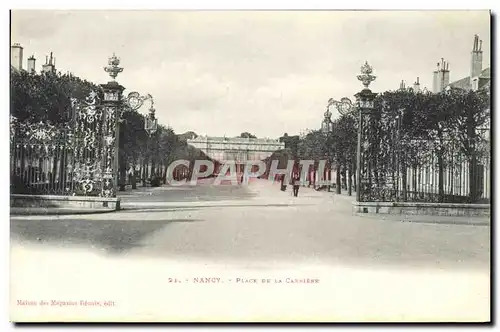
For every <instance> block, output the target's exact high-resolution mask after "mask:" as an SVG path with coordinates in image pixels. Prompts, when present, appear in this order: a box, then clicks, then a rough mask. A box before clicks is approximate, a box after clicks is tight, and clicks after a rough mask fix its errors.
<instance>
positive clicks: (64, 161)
mask: <svg viewBox="0 0 500 332" xmlns="http://www.w3.org/2000/svg"><path fill="white" fill-rule="evenodd" d="M106 86H107V85H105V86H103V92H104V94H103V93H102V92H101V91H100V92H99V93H97V92H94V91H93V92H91V93H90V94H89V96H88V97H87V98H86V100H84V101H80V102H79V101H77V100H75V99H73V100H72V117H71V119H70V120H69V121H68V122H67V123H65V124H64V125H59V126H54V125H51V124H48V123H43V122H40V123H34V124H33V123H27V122H24V123H23V122H18V121H17V119H16V118H14V117H11V174H12V179H11V186H12V188H11V191H12V193H19V194H55V195H82V196H102V197H114V196H116V192H115V188H116V180H117V167H116V164H117V147H118V145H117V144H118V142H117V135H116V132H117V120H118V119H117V116H116V115H117V114H118V112H119V110H120V103H119V101H120V99H121V98H120V93H121V91H120V90H122V89H119V90H117V91H116V92H118V95H117V98H116V99H115V100H113V99H114V98H108V97H110V95H109V91H107V90H109V89H105V87H106ZM118 87H119V86H118ZM114 90H116V89H114ZM103 96H104V100H103V98H102V97H103Z"/></svg>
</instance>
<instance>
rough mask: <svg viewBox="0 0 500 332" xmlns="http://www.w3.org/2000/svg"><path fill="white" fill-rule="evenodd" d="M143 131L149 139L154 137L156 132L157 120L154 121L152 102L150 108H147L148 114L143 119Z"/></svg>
mask: <svg viewBox="0 0 500 332" xmlns="http://www.w3.org/2000/svg"><path fill="white" fill-rule="evenodd" d="M144 130H146V132H147V133H148V135H149V137H151V136H152V135H154V134H155V133H156V131H157V130H158V119H156V117H155V109H154V107H153V102H151V107H150V108H149V114H148V115H147V116H146V118H145V119H144Z"/></svg>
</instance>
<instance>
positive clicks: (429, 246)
mask: <svg viewBox="0 0 500 332" xmlns="http://www.w3.org/2000/svg"><path fill="white" fill-rule="evenodd" d="M120 194H121V197H122V207H123V210H122V211H119V212H115V213H106V214H95V215H81V216H37V217H31V216H12V217H11V262H12V263H11V318H12V319H13V320H16V319H24V320H44V319H45V320H47V319H49V320H51V319H56V320H61V319H63V320H82V319H83V320H97V321H98V320H120V321H123V320H125V321H137V320H139V321H140V320H148V321H150V320H152V321H269V320H271V321H301V320H306V321H374V320H375V321H401V320H404V321H436V320H438V321H488V320H489V319H490V306H489V302H490V295H489V292H490V227H489V226H487V225H479V226H477V225H476V226H473V225H462V224H456V223H441V224H437V223H434V222H432V221H433V217H425V216H422V217H419V218H420V219H418V220H416V219H414V220H412V222H402V221H401V220H398V218H394V217H392V218H387V219H386V220H381V219H380V217H377V216H363V217H360V216H353V215H352V212H351V202H352V200H353V199H354V198H353V197H348V196H345V195H340V196H339V195H335V194H334V193H333V192H332V193H328V192H317V191H314V190H312V189H309V188H302V187H301V188H300V191H299V197H293V196H292V194H291V188H290V187H288V190H287V192H282V191H280V190H279V184H278V183H275V184H272V183H271V182H270V181H267V180H256V181H253V182H252V183H250V185H248V186H228V185H226V186H212V185H211V184H210V183H202V184H200V185H198V186H195V187H191V186H184V187H168V186H164V187H159V188H139V189H138V190H136V191H128V192H125V193H120ZM435 218H439V217H434V219H435ZM263 279H264V281H265V282H264V283H263ZM279 281H281V282H279ZM18 300H26V301H40V300H47V301H48V302H49V303H50V301H51V300H55V301H70V302H71V301H75V303H77V302H78V303H79V301H82V300H87V301H100V302H99V303H100V305H103V303H106V305H105V306H102V307H96V306H88V305H74V304H67V305H60V306H58V305H56V302H54V305H48V306H40V305H20V304H18V303H17V301H18ZM106 301H108V302H106ZM110 303H113V305H111V304H110Z"/></svg>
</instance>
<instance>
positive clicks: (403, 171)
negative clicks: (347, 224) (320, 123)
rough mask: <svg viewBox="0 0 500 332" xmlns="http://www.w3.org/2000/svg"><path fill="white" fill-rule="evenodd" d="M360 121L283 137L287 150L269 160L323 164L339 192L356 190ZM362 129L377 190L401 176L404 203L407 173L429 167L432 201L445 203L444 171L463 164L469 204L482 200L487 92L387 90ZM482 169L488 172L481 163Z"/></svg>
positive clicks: (354, 118) (343, 119) (350, 118)
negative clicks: (433, 176)
mask: <svg viewBox="0 0 500 332" xmlns="http://www.w3.org/2000/svg"><path fill="white" fill-rule="evenodd" d="M358 120H359V119H358V114H357V113H351V114H348V115H342V116H340V117H339V118H337V119H336V120H335V121H334V123H333V132H332V133H330V134H325V133H323V132H321V131H320V130H313V131H310V132H308V133H307V134H306V135H304V136H302V137H300V139H298V140H293V139H291V138H293V137H294V136H288V135H285V136H284V137H283V138H282V140H283V141H285V145H286V151H281V152H277V153H276V154H274V156H273V157H272V159H283V162H282V163H281V164H282V166H280V167H286V159H289V158H295V159H312V160H317V161H318V160H321V159H323V160H324V159H326V160H328V161H329V162H330V163H331V165H332V166H333V167H335V169H336V171H337V181H336V182H337V188H338V189H337V190H340V183H346V184H347V186H348V188H349V192H350V191H351V189H350V188H351V187H354V189H356V188H355V186H353V184H355V183H356V179H355V174H356V167H357V165H356V152H357V131H358ZM365 126H366V130H369V132H370V134H369V141H370V143H371V144H370V147H371V148H370V150H369V151H366V152H365V155H364V156H365V158H367V159H369V160H370V163H371V166H372V167H371V168H372V169H373V170H374V171H373V174H371V176H372V177H373V182H374V184H375V185H376V186H378V187H383V186H385V185H387V183H388V182H390V181H391V179H394V177H398V176H399V177H400V178H401V180H402V182H403V183H402V191H403V193H402V195H403V196H404V197H403V199H405V200H406V199H407V194H408V193H406V189H407V188H408V185H409V184H407V183H406V178H407V174H408V171H409V170H410V169H412V170H415V172H413V173H412V174H416V170H418V169H420V168H422V167H428V166H430V167H432V168H433V169H434V170H436V171H437V180H438V184H437V187H438V188H437V191H438V194H437V196H436V200H438V201H445V200H448V199H449V198H447V197H446V193H445V188H444V180H445V176H446V171H448V173H449V172H453V171H455V172H456V171H457V170H459V169H460V167H461V165H463V164H464V163H466V164H468V169H469V171H468V177H469V179H468V181H467V182H468V185H469V188H468V191H469V193H468V196H469V197H468V201H477V200H478V199H479V197H480V196H481V194H482V192H481V187H480V185H481V184H480V183H479V182H480V177H478V173H479V172H480V171H481V168H480V167H478V165H479V164H480V162H479V161H484V160H487V158H488V157H489V155H490V146H489V139H488V136H487V135H485V133H486V132H487V130H489V126H490V94H489V91H488V90H478V91H465V90H461V89H451V90H448V91H446V92H444V93H439V94H432V93H415V92H413V91H411V90H398V91H388V92H385V93H382V94H379V95H378V96H377V97H376V100H375V109H374V111H373V115H372V120H371V122H370V123H368V124H366V125H365ZM483 166H484V167H489V165H485V162H483ZM453 176H458V175H457V174H453ZM415 181H416V178H415ZM413 187H415V186H413ZM383 199H387V198H386V197H383ZM389 199H394V197H392V198H389Z"/></svg>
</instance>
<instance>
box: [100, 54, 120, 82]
mask: <svg viewBox="0 0 500 332" xmlns="http://www.w3.org/2000/svg"><path fill="white" fill-rule="evenodd" d="M119 65H120V58H118V57H117V56H116V55H115V53H113V56H112V57H111V58H109V60H108V66H106V67H104V71H105V72H107V73H108V74H109V76H111V78H112V79H113V80H115V79H116V76H118V74H119V73H121V72H122V71H123V68H121V67H119Z"/></svg>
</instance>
